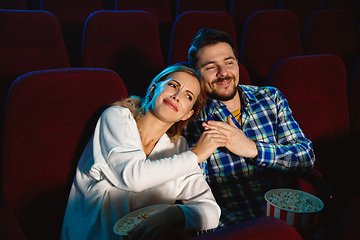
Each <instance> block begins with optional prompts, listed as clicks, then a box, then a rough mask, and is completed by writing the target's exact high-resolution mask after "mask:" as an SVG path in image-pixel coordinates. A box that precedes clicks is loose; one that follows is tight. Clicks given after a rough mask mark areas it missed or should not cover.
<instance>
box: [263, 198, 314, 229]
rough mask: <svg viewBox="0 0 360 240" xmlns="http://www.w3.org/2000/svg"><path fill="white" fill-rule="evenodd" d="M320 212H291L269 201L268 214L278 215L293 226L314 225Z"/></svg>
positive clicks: (277, 216) (271, 215)
mask: <svg viewBox="0 0 360 240" xmlns="http://www.w3.org/2000/svg"><path fill="white" fill-rule="evenodd" d="M319 215H320V212H313V213H301V212H289V211H286V210H282V209H280V208H278V207H275V206H274V205H272V204H270V203H269V202H267V205H266V216H270V217H276V218H279V219H281V220H283V221H285V222H287V223H288V224H289V225H291V226H293V227H314V226H316V224H317V223H318V219H319Z"/></svg>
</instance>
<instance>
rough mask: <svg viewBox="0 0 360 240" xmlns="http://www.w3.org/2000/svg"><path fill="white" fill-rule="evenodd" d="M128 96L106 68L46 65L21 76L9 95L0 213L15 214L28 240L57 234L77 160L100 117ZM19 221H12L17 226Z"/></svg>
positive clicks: (119, 82)
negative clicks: (0, 208)
mask: <svg viewBox="0 0 360 240" xmlns="http://www.w3.org/2000/svg"><path fill="white" fill-rule="evenodd" d="M127 96H128V94H127V91H126V87H125V85H124V83H123V82H122V80H121V78H120V77H119V75H118V74H116V73H115V72H113V71H110V70H105V69H90V68H89V69H86V68H65V69H53V70H43V71H35V72H30V73H27V74H24V75H22V76H20V77H19V78H17V79H16V81H15V82H14V83H13V85H12V86H11V89H10V91H9V95H8V98H7V104H6V112H5V125H4V129H5V131H4V139H5V141H4V147H3V154H2V161H1V176H2V179H1V190H2V195H3V199H4V202H5V206H6V208H7V209H9V210H7V211H5V210H0V212H5V213H6V214H4V215H2V214H1V215H0V219H1V218H3V217H6V216H10V215H13V216H15V219H16V220H17V221H16V222H17V224H18V225H19V226H20V228H21V230H22V232H23V233H24V235H25V236H26V238H27V239H28V240H32V239H59V238H60V230H61V226H62V221H63V217H64V213H65V207H66V203H67V197H68V194H69V192H70V187H71V183H72V180H73V175H74V174H75V172H74V171H75V168H76V165H77V161H78V159H79V158H80V155H81V153H82V151H83V149H84V147H85V145H86V144H87V141H88V140H89V139H90V137H91V135H92V133H93V129H94V127H95V124H96V121H97V119H98V117H99V116H100V114H101V112H102V110H104V109H105V107H107V106H108V105H109V104H111V103H113V102H115V101H117V100H120V99H122V98H124V97H127ZM6 220H7V221H10V220H11V218H7V219H6ZM2 221H3V219H1V220H0V222H2ZM12 221H14V218H12ZM17 224H11V226H12V227H13V228H14V229H15V230H16V228H17ZM1 227H4V225H2V226H1ZM10 230H11V229H7V231H0V237H1V239H11V238H14V235H12V234H11V232H9V231H10ZM5 233H7V234H8V235H5V236H4V234H5ZM15 234H16V235H15V236H21V232H15Z"/></svg>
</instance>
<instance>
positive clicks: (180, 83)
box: [149, 72, 200, 123]
mask: <svg viewBox="0 0 360 240" xmlns="http://www.w3.org/2000/svg"><path fill="white" fill-rule="evenodd" d="M199 94H200V83H199V81H198V79H197V78H196V77H194V76H192V75H190V74H188V73H185V72H174V73H171V74H169V75H168V76H167V77H166V80H164V81H162V82H160V83H158V84H156V87H155V92H154V97H153V100H152V101H151V106H150V109H149V110H150V111H151V112H152V113H153V114H154V115H155V116H157V117H158V118H159V119H161V120H162V121H164V122H168V123H174V122H178V121H180V120H186V119H188V118H189V117H191V115H192V114H193V112H194V111H193V110H192V107H193V105H194V104H195V102H196V99H197V97H198V96H199Z"/></svg>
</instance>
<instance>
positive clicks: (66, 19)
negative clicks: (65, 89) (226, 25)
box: [0, 0, 360, 66]
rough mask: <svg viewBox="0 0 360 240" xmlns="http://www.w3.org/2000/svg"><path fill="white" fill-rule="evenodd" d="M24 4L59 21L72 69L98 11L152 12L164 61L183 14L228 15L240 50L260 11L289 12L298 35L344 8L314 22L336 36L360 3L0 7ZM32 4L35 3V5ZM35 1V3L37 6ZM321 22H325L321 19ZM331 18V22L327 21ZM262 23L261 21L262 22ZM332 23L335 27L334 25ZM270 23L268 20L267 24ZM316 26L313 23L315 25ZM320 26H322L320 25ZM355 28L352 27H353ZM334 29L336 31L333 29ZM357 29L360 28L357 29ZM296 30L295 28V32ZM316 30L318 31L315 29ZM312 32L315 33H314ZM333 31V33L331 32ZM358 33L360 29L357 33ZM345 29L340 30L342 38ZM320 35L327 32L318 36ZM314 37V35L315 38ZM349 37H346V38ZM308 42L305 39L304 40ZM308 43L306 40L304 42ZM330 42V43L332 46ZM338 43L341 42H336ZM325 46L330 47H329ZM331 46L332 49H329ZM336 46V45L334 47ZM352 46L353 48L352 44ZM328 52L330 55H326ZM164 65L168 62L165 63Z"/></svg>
mask: <svg viewBox="0 0 360 240" xmlns="http://www.w3.org/2000/svg"><path fill="white" fill-rule="evenodd" d="M24 2H26V5H32V6H33V7H32V9H36V10H44V11H49V12H51V13H53V14H54V15H55V16H56V18H57V19H58V20H59V22H60V25H61V27H62V30H63V36H64V39H65V44H66V47H67V49H68V53H69V57H70V63H71V65H72V66H80V65H81V60H80V58H81V57H80V55H81V41H82V34H83V27H84V24H85V21H86V19H87V17H88V16H89V15H90V14H91V13H92V12H94V11H97V10H104V9H106V10H144V11H148V12H149V13H151V14H152V15H153V16H154V17H155V19H156V21H157V23H158V27H159V34H160V42H161V49H162V52H163V54H164V60H167V58H168V52H169V45H170V36H171V30H172V27H173V24H174V22H175V21H176V19H177V17H178V16H179V15H180V14H181V13H184V12H186V11H194V10H195V11H199V10H201V11H222V12H225V13H228V14H229V15H230V16H231V17H232V18H233V20H234V24H235V27H236V33H237V43H238V46H239V48H240V46H241V41H242V35H243V30H244V27H245V24H246V21H247V19H248V17H249V16H250V15H251V14H252V13H254V12H255V11H259V10H275V9H279V10H284V9H286V10H290V11H292V12H293V13H294V14H295V16H296V18H297V19H298V22H299V23H298V25H299V26H297V27H296V28H298V29H299V31H300V36H301V37H302V36H303V35H304V32H305V29H306V24H307V23H308V20H309V18H310V15H311V14H312V13H314V12H316V11H317V10H325V9H346V10H348V11H350V12H351V13H350V15H351V16H349V14H347V18H350V20H349V19H343V18H344V17H343V16H335V17H334V16H321V17H320V19H319V20H317V19H315V20H312V21H323V23H317V26H316V28H319V29H323V28H324V27H326V26H331V27H330V28H332V29H331V30H330V29H327V30H326V31H329V33H331V35H337V36H339V34H340V33H339V32H338V30H336V29H338V28H339V27H340V29H342V28H341V27H342V26H344V25H346V26H348V27H349V28H350V27H352V29H351V30H352V31H355V30H354V28H356V25H358V24H357V23H358V20H359V19H360V18H359V11H360V4H359V2H358V1H357V0H345V1H342V0H312V1H309V0H308V1H300V0H295V1H294V0H280V1H279V0H259V1H248V0H211V1H204V0H202V1H200V0H197V1H192V0H152V1H148V0H136V1H124V0H107V1H106V0H91V1H79V0H78V1H69V0H68V1H63V0H62V1H59V0H54V1H53V0H51V1H50V0H42V1H39V0H35V1H34V0H27V1H24V0H17V1H11V0H5V1H3V3H2V5H1V3H0V8H2V7H3V8H15V9H27V7H26V5H25V3H24ZM34 2H35V3H34ZM36 2H37V3H36ZM323 15H324V14H323ZM321 19H324V20H321ZM328 19H330V20H331V19H332V21H328ZM261 21H264V20H263V19H261ZM334 23H335V25H334ZM269 24H271V21H270V22H269ZM315 24H316V23H313V24H312V25H313V26H314V25H315ZM320 25H323V26H320ZM353 25H354V26H353ZM334 28H336V29H335V30H334ZM359 29H360V28H359ZM296 30H297V29H296ZM316 31H318V29H316ZM316 31H315V32H316ZM333 32H336V33H333ZM359 32H360V30H359ZM344 33H345V31H344V30H342V31H341V34H342V35H343V34H344ZM321 34H322V35H323V36H324V35H325V34H328V33H321ZM314 37H315V38H317V36H316V35H315V36H314ZM347 37H349V36H347ZM351 37H353V36H351ZM307 39H308V38H307ZM306 41H309V40H306ZM331 42H332V41H330V43H331ZM338 44H340V43H338ZM326 47H330V46H329V45H328V46H326ZM326 47H324V46H322V49H321V50H320V51H328V49H324V48H326ZM331 47H334V46H331ZM336 47H338V46H336ZM351 47H352V45H351ZM313 50H317V49H312V50H308V48H305V49H304V53H305V54H313V53H314V51H313ZM326 53H329V52H326ZM166 63H167V61H166Z"/></svg>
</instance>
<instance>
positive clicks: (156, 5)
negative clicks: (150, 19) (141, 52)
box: [115, 0, 174, 58]
mask: <svg viewBox="0 0 360 240" xmlns="http://www.w3.org/2000/svg"><path fill="white" fill-rule="evenodd" d="M115 10H123V11H124V10H141V11H146V12H149V13H150V14H152V15H153V16H154V17H155V19H156V22H157V23H158V27H159V31H158V32H159V36H160V43H161V50H162V52H163V53H164V56H165V58H167V55H168V51H169V42H170V35H171V28H172V24H173V22H174V19H173V17H172V14H171V9H170V3H169V0H151V1H149V0H117V3H116V8H115Z"/></svg>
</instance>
